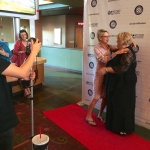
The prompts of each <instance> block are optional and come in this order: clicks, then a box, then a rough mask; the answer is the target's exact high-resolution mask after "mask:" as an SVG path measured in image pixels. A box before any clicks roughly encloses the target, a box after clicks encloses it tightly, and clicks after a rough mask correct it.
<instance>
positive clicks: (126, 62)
mask: <svg viewBox="0 0 150 150" xmlns="http://www.w3.org/2000/svg"><path fill="white" fill-rule="evenodd" d="M117 45H118V49H121V48H125V47H128V48H129V52H127V53H124V54H121V55H117V56H116V57H115V58H114V59H112V60H111V61H110V62H109V63H108V64H107V66H106V67H103V68H102V69H101V72H103V73H104V74H105V73H106V76H105V86H106V99H107V112H106V129H108V130H111V131H113V132H116V133H119V134H120V135H126V134H128V133H131V132H133V131H134V116H135V115H134V112H135V97H136V92H135V91H136V82H137V76H136V54H135V53H136V52H137V51H138V50H139V48H138V46H133V39H132V36H131V35H130V33H127V32H123V33H120V34H118V36H117ZM110 57H111V56H110Z"/></svg>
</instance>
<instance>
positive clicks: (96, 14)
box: [89, 13, 99, 16]
mask: <svg viewBox="0 0 150 150" xmlns="http://www.w3.org/2000/svg"><path fill="white" fill-rule="evenodd" d="M98 15H99V13H93V14H89V16H98Z"/></svg>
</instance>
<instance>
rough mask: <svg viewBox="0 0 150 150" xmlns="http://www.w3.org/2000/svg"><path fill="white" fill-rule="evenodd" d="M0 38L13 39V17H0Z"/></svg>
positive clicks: (4, 39)
mask: <svg viewBox="0 0 150 150" xmlns="http://www.w3.org/2000/svg"><path fill="white" fill-rule="evenodd" d="M0 40H1V41H5V42H13V41H14V31H13V18H10V17H0Z"/></svg>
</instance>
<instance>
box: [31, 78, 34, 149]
mask: <svg viewBox="0 0 150 150" xmlns="http://www.w3.org/2000/svg"><path fill="white" fill-rule="evenodd" d="M30 90H31V98H30V109H31V140H32V138H33V137H34V107H33V80H31V81H30ZM31 147H32V150H33V144H32V142H31Z"/></svg>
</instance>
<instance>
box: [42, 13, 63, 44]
mask: <svg viewBox="0 0 150 150" xmlns="http://www.w3.org/2000/svg"><path fill="white" fill-rule="evenodd" d="M54 28H61V29H62V44H61V45H55V44H54ZM42 39H43V45H46V46H56V47H66V16H65V15H61V16H45V17H42Z"/></svg>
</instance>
